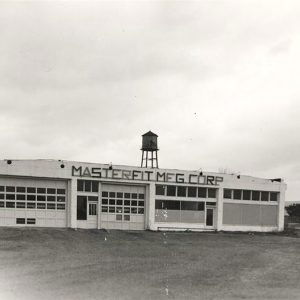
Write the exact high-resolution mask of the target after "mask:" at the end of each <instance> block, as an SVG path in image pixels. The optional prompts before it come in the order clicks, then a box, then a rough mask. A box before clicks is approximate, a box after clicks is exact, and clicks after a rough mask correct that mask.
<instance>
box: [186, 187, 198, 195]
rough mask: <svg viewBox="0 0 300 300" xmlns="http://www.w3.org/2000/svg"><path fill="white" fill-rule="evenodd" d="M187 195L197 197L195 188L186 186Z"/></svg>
mask: <svg viewBox="0 0 300 300" xmlns="http://www.w3.org/2000/svg"><path fill="white" fill-rule="evenodd" d="M188 197H197V188H196V187H192V186H189V187H188Z"/></svg>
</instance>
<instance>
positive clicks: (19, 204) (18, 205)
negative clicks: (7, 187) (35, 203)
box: [17, 202, 25, 208]
mask: <svg viewBox="0 0 300 300" xmlns="http://www.w3.org/2000/svg"><path fill="white" fill-rule="evenodd" d="M17 208H25V202H17Z"/></svg>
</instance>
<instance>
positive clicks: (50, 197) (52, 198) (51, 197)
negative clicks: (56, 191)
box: [47, 196, 55, 202]
mask: <svg viewBox="0 0 300 300" xmlns="http://www.w3.org/2000/svg"><path fill="white" fill-rule="evenodd" d="M47 201H49V202H53V201H55V196H47Z"/></svg>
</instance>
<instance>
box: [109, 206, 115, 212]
mask: <svg viewBox="0 0 300 300" xmlns="http://www.w3.org/2000/svg"><path fill="white" fill-rule="evenodd" d="M108 211H109V212H110V213H115V212H116V208H115V207H114V206H110V207H109V208H108Z"/></svg>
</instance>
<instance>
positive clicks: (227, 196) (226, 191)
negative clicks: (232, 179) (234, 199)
mask: <svg viewBox="0 0 300 300" xmlns="http://www.w3.org/2000/svg"><path fill="white" fill-rule="evenodd" d="M231 194H232V190H229V189H224V191H223V197H224V198H225V199H231Z"/></svg>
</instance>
